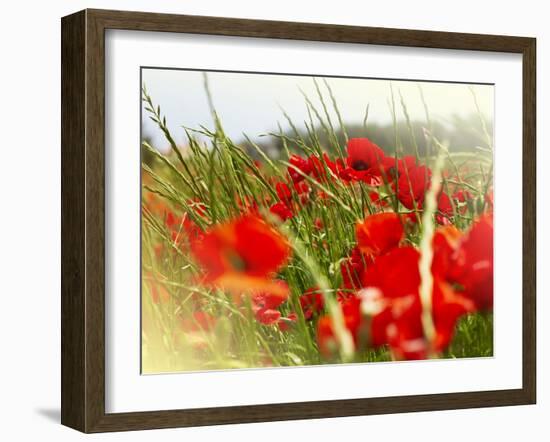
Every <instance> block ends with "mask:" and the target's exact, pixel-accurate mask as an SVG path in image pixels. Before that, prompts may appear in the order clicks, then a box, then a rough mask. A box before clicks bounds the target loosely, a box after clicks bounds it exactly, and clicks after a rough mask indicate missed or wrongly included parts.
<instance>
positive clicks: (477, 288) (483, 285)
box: [450, 214, 493, 310]
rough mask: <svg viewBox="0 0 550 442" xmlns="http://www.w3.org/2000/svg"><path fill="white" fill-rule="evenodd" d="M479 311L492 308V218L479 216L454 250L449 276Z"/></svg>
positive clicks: (490, 215) (489, 215)
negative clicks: (462, 289)
mask: <svg viewBox="0 0 550 442" xmlns="http://www.w3.org/2000/svg"><path fill="white" fill-rule="evenodd" d="M450 279H451V281H452V282H456V283H458V284H460V285H461V286H462V287H463V288H464V294H465V295H466V296H467V297H468V298H470V299H471V300H472V301H473V302H474V303H475V304H476V306H477V308H479V309H481V310H490V309H492V307H493V215H492V214H485V215H483V216H482V217H480V218H479V219H478V220H477V221H476V222H475V223H474V224H473V226H472V227H471V229H470V231H469V232H467V233H466V234H465V235H464V237H463V238H462V240H461V241H460V244H459V245H458V249H457V251H456V256H455V260H454V266H453V268H452V273H451V276H450Z"/></svg>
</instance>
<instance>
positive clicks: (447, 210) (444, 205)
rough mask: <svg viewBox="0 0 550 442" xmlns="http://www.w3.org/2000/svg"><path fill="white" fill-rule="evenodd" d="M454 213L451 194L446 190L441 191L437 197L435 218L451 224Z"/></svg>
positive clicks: (442, 222) (439, 222)
mask: <svg viewBox="0 0 550 442" xmlns="http://www.w3.org/2000/svg"><path fill="white" fill-rule="evenodd" d="M453 215H454V211H453V205H452V203H451V199H450V198H449V195H447V194H446V193H445V192H441V193H440V194H439V197H438V198H437V213H436V215H435V219H436V221H437V223H438V224H442V225H447V224H450V223H451V221H450V218H451V217H452V216H453Z"/></svg>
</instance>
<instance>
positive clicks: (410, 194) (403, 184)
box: [394, 166, 432, 210]
mask: <svg viewBox="0 0 550 442" xmlns="http://www.w3.org/2000/svg"><path fill="white" fill-rule="evenodd" d="M431 176H432V172H431V170H430V169H429V168H427V167H426V166H414V167H407V168H406V170H405V171H404V173H400V174H399V178H398V179H397V181H396V182H395V183H394V187H395V190H396V192H397V198H398V199H399V201H400V202H401V204H403V205H404V206H405V207H406V208H407V209H411V210H412V209H414V208H415V205H416V207H419V206H421V205H422V203H423V202H424V196H425V195H426V191H427V190H428V188H429V187H430V179H431Z"/></svg>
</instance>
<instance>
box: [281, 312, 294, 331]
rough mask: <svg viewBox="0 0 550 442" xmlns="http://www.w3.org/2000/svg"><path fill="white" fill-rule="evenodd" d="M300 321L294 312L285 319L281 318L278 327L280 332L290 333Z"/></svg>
mask: <svg viewBox="0 0 550 442" xmlns="http://www.w3.org/2000/svg"><path fill="white" fill-rule="evenodd" d="M297 320H298V315H297V314H296V313H294V312H292V313H289V314H288V315H287V316H286V317H285V318H279V321H278V322H277V325H278V326H279V330H281V331H282V332H287V331H289V330H290V329H291V328H292V327H293V326H294V325H295V324H296V321H297Z"/></svg>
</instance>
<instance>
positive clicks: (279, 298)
mask: <svg viewBox="0 0 550 442" xmlns="http://www.w3.org/2000/svg"><path fill="white" fill-rule="evenodd" d="M275 283H276V284H278V285H279V286H280V288H281V290H277V291H275V292H258V293H254V294H253V295H252V297H251V301H252V308H253V309H254V310H260V309H276V308H279V307H280V306H281V304H283V303H284V302H285V301H286V300H288V292H289V290H288V285H287V283H286V282H285V281H282V280H279V279H278V280H276V281H275Z"/></svg>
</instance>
